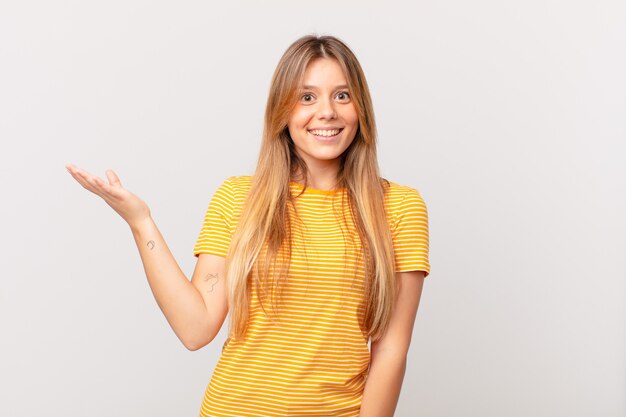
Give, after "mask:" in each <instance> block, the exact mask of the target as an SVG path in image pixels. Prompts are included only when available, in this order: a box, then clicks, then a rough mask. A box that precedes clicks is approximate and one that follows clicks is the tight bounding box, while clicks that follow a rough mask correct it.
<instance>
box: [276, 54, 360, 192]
mask: <svg viewBox="0 0 626 417" xmlns="http://www.w3.org/2000/svg"><path fill="white" fill-rule="evenodd" d="M347 84H348V83H347V81H346V78H345V76H344V74H343V71H342V69H341V67H340V66H339V63H338V62H337V61H336V60H335V59H331V58H318V59H315V60H313V61H311V62H310V63H309V66H308V67H307V70H306V71H305V73H304V83H303V85H304V86H310V87H311V88H304V89H303V90H302V91H301V93H300V96H299V101H298V103H297V104H296V105H295V107H294V109H293V110H292V113H291V115H290V118H289V122H288V125H287V126H288V129H289V134H290V135H291V138H292V140H293V142H294V145H295V148H296V152H297V153H298V155H299V156H300V157H301V158H302V159H304V161H305V162H306V164H307V166H308V168H309V171H310V178H309V179H308V180H309V186H310V187H312V188H317V189H320V190H328V189H331V188H333V187H334V185H335V181H336V178H337V173H338V172H339V158H340V156H341V154H343V152H344V151H345V150H346V149H347V148H348V146H350V144H351V143H352V141H353V140H354V137H355V135H356V132H357V130H358V126H359V121H358V115H357V112H356V108H355V107H354V103H353V102H352V98H351V96H350V93H349V92H348V87H347ZM341 86H343V87H341ZM328 127H339V128H343V130H342V131H341V133H339V138H338V139H337V140H336V141H333V142H332V143H323V142H320V141H319V140H318V139H316V137H315V136H314V135H313V134H311V133H310V132H309V129H312V128H322V129H323V128H328ZM298 182H301V183H302V179H301V178H300V179H299V181H298Z"/></svg>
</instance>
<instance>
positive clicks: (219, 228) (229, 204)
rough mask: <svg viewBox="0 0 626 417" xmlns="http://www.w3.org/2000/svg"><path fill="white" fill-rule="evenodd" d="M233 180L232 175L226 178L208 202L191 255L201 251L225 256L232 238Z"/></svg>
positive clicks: (198, 253)
mask: <svg viewBox="0 0 626 417" xmlns="http://www.w3.org/2000/svg"><path fill="white" fill-rule="evenodd" d="M233 180H234V177H229V178H227V179H226V180H225V181H224V182H223V183H222V184H221V185H220V186H219V187H218V189H217V190H216V191H215V193H214V194H213V197H212V198H211V201H210V202H209V207H208V208H207V210H206V213H205V215H204V221H203V223H202V227H201V229H200V234H199V235H198V238H197V240H196V244H195V246H194V248H193V255H194V256H196V257H197V256H198V255H200V254H201V253H209V254H213V255H218V256H222V257H226V253H227V252H228V247H229V246H230V242H231V238H232V230H231V225H232V219H233V206H234V201H235V199H234V194H233Z"/></svg>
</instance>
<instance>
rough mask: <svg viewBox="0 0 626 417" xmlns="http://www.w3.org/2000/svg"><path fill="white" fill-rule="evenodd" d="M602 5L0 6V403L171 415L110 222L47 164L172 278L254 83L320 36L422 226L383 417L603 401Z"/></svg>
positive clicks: (616, 48)
mask: <svg viewBox="0 0 626 417" xmlns="http://www.w3.org/2000/svg"><path fill="white" fill-rule="evenodd" d="M625 9H626V7H625V5H624V3H623V2H621V1H617V0H616V1H608V0H600V1H584V2H583V1H565V0H562V1H555V0H547V1H546V0H541V1H539V0H531V1H525V2H507V1H496V0H492V1H484V0H479V1H474V2H466V1H423V2H406V3H394V2H386V3H383V2H368V1H358V2H356V1H344V2H338V1H316V2H296V1H281V2H279V1H274V2H251V1H250V2H228V3H226V2H224V3H216V2H200V1H196V2H189V1H187V2H184V1H183V2H173V1H172V2H164V1H157V2H155V1H137V0H124V1H107V2H85V1H56V2H51V1H19V2H18V1H6V2H2V3H1V5H0V139H1V146H2V147H1V151H0V174H1V179H2V182H1V184H2V189H1V192H2V204H1V205H0V210H1V211H0V219H1V221H2V224H1V225H0V227H1V231H2V240H1V242H2V243H1V245H2V246H1V248H0V251H1V252H0V253H1V254H2V257H1V264H0V270H1V271H2V278H1V279H0V320H1V321H0V325H1V328H2V339H1V342H0V415H2V416H11V417H22V416H40V415H50V416H64V417H70V416H71V417H73V416H77V417H78V416H81V417H84V416H90V417H100V416H102V417H104V416H106V417H110V416H115V417H124V416H146V417H148V416H149V417H160V416H163V417H166V416H167V417H171V416H197V415H198V412H199V408H200V404H201V401H202V396H203V394H204V389H205V388H206V386H207V384H208V382H209V380H210V376H211V373H212V370H213V368H214V366H215V364H216V362H217V359H218V357H219V356H218V355H219V353H220V349H221V346H222V343H223V342H224V340H225V338H226V333H225V330H226V326H224V328H223V329H222V333H220V335H219V336H218V337H217V338H216V339H215V341H214V342H213V343H212V344H211V345H209V346H207V347H205V348H203V349H201V350H199V351H196V352H190V351H188V350H186V349H185V348H184V346H183V345H182V343H181V342H180V341H179V340H178V339H177V337H176V336H175V334H174V332H173V331H172V330H171V329H170V327H169V325H168V324H167V321H166V320H165V317H164V316H163V315H162V313H161V311H160V310H159V308H158V306H157V304H156V302H155V300H154V298H153V296H152V293H151V291H150V288H149V286H148V283H147V280H146V278H145V275H144V271H143V267H142V264H141V261H140V258H139V254H138V251H137V248H136V246H135V243H134V240H133V239H132V234H131V233H130V230H129V228H128V226H127V225H126V223H125V222H124V221H123V220H122V219H121V218H120V217H119V216H118V215H117V214H116V213H115V212H114V211H113V210H111V208H110V207H109V206H108V205H106V204H105V203H104V201H102V200H101V199H100V198H98V197H97V196H95V195H93V194H91V193H89V192H88V191H86V190H84V189H83V188H82V187H81V186H80V185H79V184H78V183H77V182H76V181H75V180H74V179H73V178H72V177H71V176H70V175H69V174H68V173H67V172H66V170H65V167H64V165H65V164H66V163H68V162H72V163H74V164H76V165H78V166H79V167H82V168H84V169H86V170H88V171H90V172H92V173H95V174H97V175H99V176H101V177H104V171H105V169H108V168H111V169H114V170H115V171H116V172H117V173H118V174H119V176H120V178H121V180H122V183H123V184H124V185H125V186H126V187H127V188H128V189H129V190H131V191H132V192H134V193H136V194H138V195H139V196H140V197H141V198H143V199H144V200H145V201H146V202H147V203H148V204H149V205H150V208H151V210H152V213H153V217H154V219H155V221H156V223H157V225H158V226H159V228H160V230H161V232H162V233H163V235H164V236H165V239H166V241H167V243H168V245H169V247H170V249H171V250H172V252H173V253H174V256H175V257H176V259H177V260H178V262H179V264H180V266H181V268H182V269H183V271H184V272H185V273H186V274H187V276H188V277H191V273H192V272H193V267H194V265H195V261H196V259H195V258H194V257H193V254H192V249H193V244H194V243H195V239H196V237H197V235H198V233H199V231H200V226H201V223H202V219H203V215H204V212H205V210H206V207H207V205H208V202H209V200H210V198H211V196H212V194H213V192H214V191H215V189H216V188H217V186H218V185H219V184H220V183H221V182H222V181H223V180H224V179H225V178H227V177H229V176H231V175H248V174H252V173H253V170H254V166H255V163H256V158H257V156H258V151H259V146H260V139H261V131H262V120H263V119H262V118H263V112H264V110H265V101H266V98H267V92H268V89H269V82H270V78H271V75H272V73H273V71H274V68H275V66H276V64H277V62H278V59H279V58H280V56H281V55H282V53H283V52H284V50H285V49H286V48H287V47H288V46H289V44H290V43H291V42H293V41H295V40H296V39H297V38H298V37H300V36H302V35H305V34H308V33H317V34H332V35H335V36H338V37H339V38H340V39H342V40H344V41H345V42H346V43H347V44H348V45H349V46H350V47H351V48H352V49H353V51H354V52H355V54H356V55H357V57H358V58H359V60H360V62H361V64H362V66H363V69H364V71H365V73H366V76H367V80H368V83H369V85H370V88H371V92H372V94H373V99H374V107H375V112H376V122H377V124H378V132H379V162H380V167H381V173H382V174H383V176H384V177H386V178H388V179H390V180H392V181H395V182H398V183H400V184H405V185H410V186H413V187H415V188H417V189H418V190H419V191H420V193H421V194H422V196H423V198H424V200H425V202H426V204H427V207H428V210H429V218H430V250H431V252H430V261H431V266H432V269H431V275H430V276H429V277H428V278H427V280H426V283H425V287H424V292H423V295H422V301H421V304H420V308H419V311H418V318H417V321H416V324H415V330H414V335H413V340H412V345H411V351H410V357H409V363H408V369H407V373H406V376H405V380H404V385H403V388H402V394H401V397H400V400H399V403H398V408H397V412H396V416H399V417H405V416H406V417H413V416H424V417H502V416H505V417H528V416H533V417H561V416H563V417H588V416H594V417H622V416H624V415H626V395H625V393H626V381H625V376H626V365H625V361H624V359H625V352H626V343H625V329H626V311H625V308H624V306H625V301H626V285H625V282H626V262H625V259H626V221H625V216H624V215H625V213H626V164H625V163H624V161H625V160H626V117H625V116H626V54H625V51H626V18H625V17H626V10H625Z"/></svg>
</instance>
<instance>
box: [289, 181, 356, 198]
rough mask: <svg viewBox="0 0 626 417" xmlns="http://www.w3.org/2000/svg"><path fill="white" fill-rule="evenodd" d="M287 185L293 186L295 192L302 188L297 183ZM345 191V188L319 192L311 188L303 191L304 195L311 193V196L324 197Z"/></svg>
mask: <svg viewBox="0 0 626 417" xmlns="http://www.w3.org/2000/svg"><path fill="white" fill-rule="evenodd" d="M289 184H290V185H291V186H293V187H294V188H295V189H296V190H298V191H300V190H302V189H303V188H304V185H302V184H300V183H299V182H296V181H289ZM342 191H345V187H341V188H339V189H337V190H319V189H317V188H311V187H306V190H305V192H304V193H305V194H306V193H309V192H310V193H313V194H324V195H335V194H339V193H340V192H342Z"/></svg>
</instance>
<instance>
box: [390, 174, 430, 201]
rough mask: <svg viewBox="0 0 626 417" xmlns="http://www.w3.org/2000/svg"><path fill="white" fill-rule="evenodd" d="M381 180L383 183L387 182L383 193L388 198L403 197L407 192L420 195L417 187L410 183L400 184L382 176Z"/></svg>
mask: <svg viewBox="0 0 626 417" xmlns="http://www.w3.org/2000/svg"><path fill="white" fill-rule="evenodd" d="M383 181H385V183H386V184H388V185H387V186H385V195H386V196H387V197H388V198H391V199H397V198H404V197H406V196H407V195H409V194H416V195H418V196H420V192H419V191H418V189H417V188H415V187H413V186H411V185H406V184H400V183H398V182H395V181H391V180H389V179H387V178H383ZM420 197H421V196H420Z"/></svg>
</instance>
